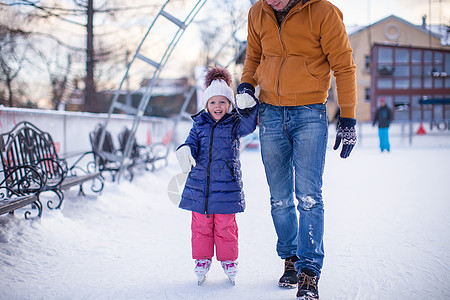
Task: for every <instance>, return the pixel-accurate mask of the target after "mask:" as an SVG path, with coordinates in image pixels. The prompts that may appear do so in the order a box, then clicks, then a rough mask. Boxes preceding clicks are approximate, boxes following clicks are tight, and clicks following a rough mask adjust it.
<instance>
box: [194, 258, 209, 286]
mask: <svg viewBox="0 0 450 300" xmlns="http://www.w3.org/2000/svg"><path fill="white" fill-rule="evenodd" d="M210 268H211V259H196V260H195V269H194V273H195V274H196V275H197V277H198V285H202V284H203V282H205V280H206V273H208V271H209V269H210Z"/></svg>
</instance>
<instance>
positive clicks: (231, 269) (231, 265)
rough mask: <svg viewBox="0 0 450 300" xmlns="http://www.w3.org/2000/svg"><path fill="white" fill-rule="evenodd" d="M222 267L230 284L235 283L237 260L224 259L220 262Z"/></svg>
mask: <svg viewBox="0 0 450 300" xmlns="http://www.w3.org/2000/svg"><path fill="white" fill-rule="evenodd" d="M222 268H223V271H224V272H225V274H226V275H227V276H228V279H229V280H230V282H231V284H232V285H236V274H237V271H238V262H237V261H235V260H226V261H223V262H222Z"/></svg>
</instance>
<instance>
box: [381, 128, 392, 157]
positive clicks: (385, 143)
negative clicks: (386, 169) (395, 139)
mask: <svg viewBox="0 0 450 300" xmlns="http://www.w3.org/2000/svg"><path fill="white" fill-rule="evenodd" d="M378 137H379V138H380V149H381V152H383V151H384V150H387V151H388V152H390V151H391V145H390V144H389V127H384V128H378Z"/></svg>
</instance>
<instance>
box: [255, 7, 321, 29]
mask: <svg viewBox="0 0 450 300" xmlns="http://www.w3.org/2000/svg"><path fill="white" fill-rule="evenodd" d="M319 1H324V0H302V1H300V2H299V3H297V5H295V6H294V7H293V8H291V10H290V11H289V13H288V14H287V16H286V18H287V17H289V16H290V15H291V14H293V13H296V12H298V11H300V10H302V9H304V8H306V7H308V16H309V28H310V30H311V31H312V18H311V4H313V3H315V2H319ZM262 5H263V9H264V10H265V11H266V12H267V13H269V14H271V15H273V17H274V18H275V13H274V11H273V8H272V7H271V6H270V5H269V4H268V3H267V1H266V0H262Z"/></svg>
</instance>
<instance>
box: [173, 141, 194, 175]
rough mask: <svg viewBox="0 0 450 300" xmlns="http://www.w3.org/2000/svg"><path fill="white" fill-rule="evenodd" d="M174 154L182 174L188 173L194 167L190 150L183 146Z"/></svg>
mask: <svg viewBox="0 0 450 300" xmlns="http://www.w3.org/2000/svg"><path fill="white" fill-rule="evenodd" d="M176 154H177V159H178V162H179V163H180V166H181V170H182V171H183V173H189V172H190V171H191V168H192V166H194V167H195V159H194V158H193V157H192V154H191V148H190V147H189V146H187V145H184V146H182V147H180V148H179V149H178V150H177V152H176Z"/></svg>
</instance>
